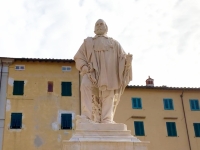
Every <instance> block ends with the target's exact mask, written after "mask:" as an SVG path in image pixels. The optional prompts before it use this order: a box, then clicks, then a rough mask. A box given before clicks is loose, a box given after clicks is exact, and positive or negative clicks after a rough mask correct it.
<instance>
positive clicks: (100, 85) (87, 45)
mask: <svg viewBox="0 0 200 150" xmlns="http://www.w3.org/2000/svg"><path fill="white" fill-rule="evenodd" d="M126 56H127V55H126V53H125V52H124V50H123V49H122V47H121V46H120V44H119V43H118V42H117V41H116V40H114V39H112V38H109V37H107V36H98V35H96V36H95V37H93V38H92V37H88V38H87V39H85V40H84V42H83V44H82V45H81V47H80V49H79V50H78V52H77V53H76V55H75V56H74V60H75V62H76V68H77V69H78V70H79V71H80V72H81V68H82V67H83V66H84V65H86V66H88V65H89V64H90V65H89V66H90V67H91V66H92V70H93V71H92V72H89V73H87V74H89V75H87V74H85V75H83V78H82V85H83V84H84V85H83V86H81V104H82V114H83V115H85V116H86V117H88V118H89V119H92V117H91V115H92V108H91V107H92V104H91V103H92V94H94V91H95V90H93V89H95V88H97V89H98V93H99V94H100V95H99V97H102V114H101V115H102V118H101V120H107V122H112V121H113V117H112V116H113V105H114V102H113V98H114V95H115V94H119V93H120V89H121V88H122V86H124V81H125V80H126V84H128V82H129V81H130V80H131V79H132V73H131V70H130V71H129V73H128V74H129V75H128V76H126V79H125V77H124V71H125V67H126ZM89 82H90V83H89ZM125 86H126V85H125ZM111 93H112V94H111ZM121 94H122V93H121ZM90 95H91V96H90ZM108 97H109V98H108ZM106 98H108V100H106ZM108 101H109V102H108ZM104 102H105V104H103V103H104ZM107 105H108V106H107ZM104 107H106V108H105V109H106V110H105V109H104ZM86 112H87V113H86ZM105 122H106V121H105Z"/></svg>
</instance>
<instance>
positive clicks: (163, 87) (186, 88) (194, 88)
mask: <svg viewBox="0 0 200 150" xmlns="http://www.w3.org/2000/svg"><path fill="white" fill-rule="evenodd" d="M126 88H135V89H160V90H200V87H168V86H143V85H141V86H140V85H128V86H127V87H126Z"/></svg>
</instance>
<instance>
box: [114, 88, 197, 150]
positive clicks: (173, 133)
mask: <svg viewBox="0 0 200 150" xmlns="http://www.w3.org/2000/svg"><path fill="white" fill-rule="evenodd" d="M199 100H200V88H172V87H166V86H163V87H154V86H128V87H127V88H126V90H125V92H124V94H123V95H122V97H121V101H120V103H119V106H118V108H117V111H116V115H115V121H116V122H123V123H125V124H127V127H128V129H129V130H131V132H132V134H133V135H134V136H136V137H137V138H139V139H140V140H141V141H150V144H149V149H150V150H160V149H162V150H169V149H170V150H200V108H199Z"/></svg>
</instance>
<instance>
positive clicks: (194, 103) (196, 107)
mask: <svg viewBox="0 0 200 150" xmlns="http://www.w3.org/2000/svg"><path fill="white" fill-rule="evenodd" d="M190 109H191V110H194V111H195V110H197V111H198V110H200V109H199V100H190Z"/></svg>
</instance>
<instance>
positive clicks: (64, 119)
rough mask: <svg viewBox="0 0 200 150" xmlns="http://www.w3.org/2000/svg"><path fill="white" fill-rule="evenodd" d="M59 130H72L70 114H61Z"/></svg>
mask: <svg viewBox="0 0 200 150" xmlns="http://www.w3.org/2000/svg"><path fill="white" fill-rule="evenodd" d="M61 129H72V114H61Z"/></svg>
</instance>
